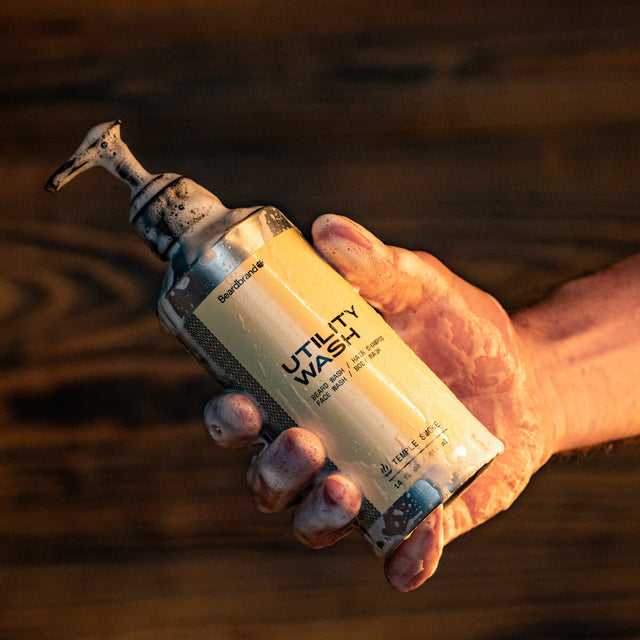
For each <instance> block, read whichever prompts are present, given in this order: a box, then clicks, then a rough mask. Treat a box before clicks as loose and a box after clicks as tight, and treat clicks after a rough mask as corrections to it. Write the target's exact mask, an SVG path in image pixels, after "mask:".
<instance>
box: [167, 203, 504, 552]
mask: <svg viewBox="0 0 640 640" xmlns="http://www.w3.org/2000/svg"><path fill="white" fill-rule="evenodd" d="M187 254H189V255H188V257H187ZM170 264H171V266H170V269H169V272H168V275H167V278H166V279H165V284H164V286H163V290H162V292H161V295H160V298H159V302H158V312H159V316H160V319H161V320H162V322H163V323H164V324H165V325H166V326H167V327H168V328H169V329H170V330H172V331H173V332H174V333H175V334H176V335H177V336H178V337H179V338H180V339H181V341H182V342H183V343H184V344H185V345H186V346H187V348H188V349H189V351H191V352H192V353H193V355H195V356H196V357H197V358H198V359H199V360H200V361H201V362H202V363H203V364H204V365H205V367H206V368H207V369H208V370H209V371H210V372H211V373H212V374H213V375H214V376H215V377H216V378H218V379H219V380H220V381H221V382H222V384H223V385H224V386H225V387H228V388H234V389H238V390H243V391H246V392H248V393H250V394H251V395H252V396H253V397H254V398H256V400H258V402H260V404H261V406H262V408H263V409H264V411H265V413H266V416H267V420H266V422H265V426H264V437H265V439H267V440H272V439H273V438H275V437H276V436H277V435H278V433H280V432H281V431H282V430H284V429H287V428H290V427H293V426H300V427H304V428H307V429H310V430H312V431H314V432H315V433H317V434H318V435H319V436H320V437H321V439H322V441H323V443H324V446H325V448H326V451H327V456H328V458H327V461H326V464H325V471H326V472H328V473H329V472H332V471H333V470H337V471H339V472H340V473H344V474H346V475H348V476H350V477H351V478H352V479H353V480H355V481H356V482H357V483H358V485H359V486H360V488H361V490H362V494H363V502H362V506H361V510H360V513H359V515H358V517H357V519H356V523H355V525H356V527H357V528H358V529H359V530H360V531H361V533H362V534H363V535H364V536H365V538H367V539H368V540H369V542H370V543H371V545H372V546H373V548H374V549H375V550H376V551H377V552H379V553H388V552H389V551H391V550H392V549H393V548H395V546H397V544H399V542H401V541H402V540H403V539H404V538H405V537H406V536H408V535H409V534H410V533H411V531H412V530H413V529H414V528H415V526H417V524H419V522H421V521H422V520H423V519H424V518H425V517H426V516H427V515H428V514H429V513H430V512H431V511H432V510H433V509H434V508H435V507H437V506H438V505H439V504H441V503H443V502H445V501H446V500H447V499H449V498H450V497H451V496H452V495H454V494H455V493H456V492H457V491H458V490H459V489H460V488H461V487H462V486H464V485H466V484H467V482H468V481H469V480H470V479H471V478H473V476H475V475H476V474H477V473H478V472H479V471H480V470H481V469H482V468H484V467H485V466H486V465H487V464H488V463H489V462H490V461H491V460H492V459H493V458H494V457H495V456H496V455H497V454H498V453H500V452H501V451H502V443H500V441H499V440H497V439H496V438H495V437H493V436H492V435H491V434H490V433H489V432H488V431H487V430H486V429H485V428H484V427H483V426H482V425H481V424H480V423H479V422H478V421H477V420H476V419H475V418H474V417H473V416H472V415H471V414H470V413H469V412H468V410H467V409H466V408H465V407H464V406H463V405H462V404H461V403H460V402H459V401H458V400H457V398H456V397H455V396H454V395H453V394H452V393H451V391H450V390H449V389H448V388H447V387H446V386H445V385H444V384H443V383H442V382H441V381H440V380H439V379H438V378H437V377H436V376H435V375H434V374H433V373H432V372H431V371H430V370H429V369H428V368H427V367H426V366H425V365H424V363H422V362H421V361H420V359H419V358H418V357H417V356H416V355H415V354H414V353H413V352H412V351H411V349H410V348H409V347H408V346H407V345H406V344H405V343H404V342H402V340H401V339H400V338H399V337H398V336H397V335H396V334H395V333H394V332H393V331H392V330H391V329H390V328H389V326H388V325H387V324H386V323H385V322H384V321H383V320H382V318H381V317H380V315H379V314H378V313H377V312H376V311H375V310H373V309H372V308H371V307H370V306H369V305H368V304H367V303H366V302H365V301H364V300H363V299H362V298H361V297H360V296H359V295H358V294H357V293H356V292H355V291H354V290H353V288H352V287H351V286H350V285H349V284H348V283H347V282H346V281H345V280H343V279H342V278H341V277H340V276H338V275H337V274H336V273H335V272H334V271H333V269H331V268H330V267H329V266H328V265H327V264H326V263H325V262H324V261H322V260H321V259H320V258H319V257H318V256H317V255H316V253H315V252H314V251H313V249H312V248H311V247H310V245H309V244H308V243H307V242H306V241H305V240H304V239H303V238H302V236H301V234H300V232H299V231H298V230H297V229H296V228H295V227H294V226H293V225H292V224H291V223H290V222H289V221H288V220H287V219H286V218H285V216H284V215H283V214H282V213H280V212H279V211H278V210H277V209H274V208H272V207H263V208H260V209H258V210H256V211H254V212H253V213H251V214H250V215H248V217H247V218H245V219H244V220H243V221H241V222H239V223H237V224H235V225H234V226H233V227H231V228H230V229H229V230H227V232H226V233H225V234H224V235H223V236H222V237H221V238H219V239H217V240H214V241H212V242H209V243H208V242H207V241H200V243H199V245H198V247H197V249H194V248H193V247H191V248H190V249H189V250H188V251H185V250H176V251H175V252H174V255H173V256H172V258H171V263H170Z"/></svg>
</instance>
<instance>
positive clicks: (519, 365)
mask: <svg viewBox="0 0 640 640" xmlns="http://www.w3.org/2000/svg"><path fill="white" fill-rule="evenodd" d="M312 234H313V240H314V245H315V247H316V249H317V251H318V252H319V253H320V255H321V256H322V257H323V258H324V259H325V260H326V261H327V262H328V263H329V264H331V265H332V266H333V267H334V268H335V269H336V270H337V271H338V272H339V273H340V274H341V275H342V276H344V277H345V279H346V280H347V281H349V282H350V283H351V284H352V285H353V286H354V287H355V288H356V289H357V290H358V291H359V292H360V294H361V295H362V297H363V298H365V300H367V301H368V302H369V303H370V304H371V305H372V306H373V307H375V308H376V309H378V310H379V311H380V312H381V314H382V315H383V317H384V318H385V320H386V321H387V322H388V323H389V325H390V326H391V327H392V328H393V329H394V330H395V331H396V332H397V333H398V335H399V336H400V337H401V338H402V339H403V340H404V341H405V342H406V343H407V344H409V346H410V347H411V348H412V349H413V350H414V351H415V352H416V353H417V355H418V356H419V357H420V358H421V359H422V360H423V361H424V362H425V363H426V364H427V365H428V366H429V367H430V368H431V369H432V370H433V371H434V373H436V375H438V376H439V377H440V378H441V379H442V380H443V381H444V382H445V384H447V385H448V386H449V388H450V389H451V390H452V391H453V392H454V393H455V394H456V395H457V396H458V398H459V399H460V400H461V401H462V402H463V403H464V404H465V405H466V406H467V408H468V409H469V410H470V411H471V412H472V413H473V414H474V415H475V416H476V417H477V418H478V419H479V420H480V421H481V422H482V423H483V424H484V425H485V426H486V427H487V428H488V429H489V430H490V431H491V432H493V433H494V434H495V435H496V436H497V437H498V438H500V439H501V440H502V442H503V443H504V445H505V451H504V453H503V454H502V455H501V456H499V457H498V458H497V459H496V460H495V461H494V462H493V464H491V465H490V466H489V468H488V469H487V470H486V471H485V472H484V473H483V474H482V475H481V476H480V477H479V478H478V479H477V480H476V481H475V482H474V483H472V484H471V486H470V487H469V488H468V489H467V490H466V491H464V492H463V493H462V494H461V495H459V496H457V497H456V498H454V499H452V500H450V501H449V502H448V503H447V504H446V506H445V507H444V508H443V507H438V508H437V509H436V510H435V511H434V512H433V513H432V514H431V515H430V516H429V517H427V518H426V519H425V520H424V521H423V522H422V523H421V524H420V525H419V526H418V527H417V528H416V529H415V530H414V532H413V533H412V534H411V536H410V537H409V538H407V539H406V540H405V541H403V542H402V543H401V544H400V546H399V547H398V548H397V549H396V550H395V551H394V552H393V553H392V554H390V555H389V557H388V558H387V559H386V562H385V573H386V576H387V579H388V580H389V582H390V583H391V585H392V586H393V587H395V588H396V589H398V590H400V591H409V590H411V589H415V588H416V587H418V586H419V585H420V584H422V583H423V582H424V581H425V580H426V579H427V578H428V577H429V576H431V575H432V574H433V572H434V571H435V569H436V568H437V565H438V562H439V559H440V556H441V554H442V549H443V547H444V545H446V544H447V543H448V542H449V541H451V540H452V539H453V538H455V537H457V536H458V535H460V534H462V533H464V532H466V531H468V530H470V529H472V528H473V527H475V526H477V525H479V524H481V523H482V522H484V521H486V520H487V519H489V518H491V517H492V516H494V515H496V514H497V513H498V512H500V511H502V510H504V509H506V508H507V507H509V506H510V505H511V504H512V502H513V501H514V500H515V499H516V498H517V496H518V495H519V494H520V493H521V492H522V490H523V489H524V487H525V486H526V484H527V482H528V481H529V479H530V477H531V476H532V475H533V473H535V471H536V470H537V469H538V468H539V467H540V466H541V465H542V464H544V462H546V460H547V459H548V458H549V457H550V456H551V455H552V454H553V453H554V451H555V433H556V430H557V427H558V424H557V421H558V419H559V418H558V414H557V413H554V412H553V407H552V406H551V404H550V403H549V394H548V393H545V392H544V391H541V390H542V389H546V386H545V384H544V381H542V382H541V381H540V380H539V379H538V373H537V371H536V367H535V364H534V360H533V358H532V355H531V353H530V351H529V349H528V347H527V346H525V345H526V344H528V342H527V341H526V340H523V339H522V338H523V336H522V335H521V334H522V332H523V331H525V329H524V328H523V327H518V325H517V323H516V324H515V325H514V323H513V322H512V320H511V319H510V318H509V316H508V315H507V314H506V312H505V311H504V310H503V309H502V307H501V306H500V305H499V304H498V302H497V301H496V300H495V299H494V298H492V297H491V296H490V295H488V294H487V293H485V292H483V291H481V290H479V289H477V288H476V287H474V286H472V285H470V284H469V283H467V282H465V281H464V280H462V279H461V278H459V277H457V276H455V275H454V274H453V273H451V272H450V271H449V270H448V269H447V268H446V267H444V265H442V263H440V262H439V261H438V260H436V259H435V258H434V257H433V256H431V255H428V254H426V253H421V252H411V251H408V250H405V249H399V248H395V247H388V246H386V245H384V244H383V243H381V242H380V241H379V240H377V239H376V238H375V237H374V236H372V235H371V234H370V233H369V232H368V231H366V230H365V229H363V228H362V227H360V226H359V225H357V224H356V223H354V222H352V221H350V220H348V219H346V218H341V217H338V216H323V217H321V218H318V220H316V222H315V224H314V226H313V229H312ZM262 422H263V415H262V412H261V409H260V407H258V406H257V405H256V404H255V403H254V402H253V401H252V400H251V399H250V398H249V397H247V396H245V395H243V394H239V393H227V394H223V395H221V396H217V397H216V398H214V399H213V400H212V401H211V402H210V403H209V404H208V405H207V407H206V409H205V423H206V425H207V428H208V429H209V431H210V433H211V435H212V436H213V437H214V439H215V440H216V441H217V442H218V443H219V444H220V445H222V446H233V447H238V446H246V445H249V444H252V443H254V442H256V441H257V439H258V437H259V433H260V429H261V427H262ZM324 460H325V453H324V447H323V445H322V442H321V440H320V438H319V437H318V436H316V435H315V434H313V433H311V432H310V431H307V430H305V429H302V428H294V429H289V430H287V431H284V432H283V433H282V434H280V435H279V436H278V438H276V440H275V441H274V442H273V443H271V444H270V445H269V446H267V447H265V448H263V450H262V451H261V452H260V453H259V454H258V455H256V456H255V457H254V459H253V461H252V463H251V465H250V468H249V471H248V474H247V478H248V484H249V487H250V489H251V491H252V494H253V496H254V500H255V503H256V505H257V507H258V508H259V509H260V510H261V511H264V512H276V511H281V510H283V509H285V508H287V507H289V506H291V505H294V504H295V505H296V507H295V510H294V515H293V527H294V531H295V533H296V536H297V537H298V538H299V539H300V540H301V541H302V542H304V543H305V544H307V545H308V546H311V547H314V548H319V547H324V546H328V545H330V544H333V543H334V542H336V541H337V540H338V539H340V538H341V537H343V536H344V535H346V533H348V532H349V530H350V524H351V522H352V520H353V518H354V517H355V516H356V514H357V513H358V510H359V508H360V502H361V494H360V490H359V488H358V486H357V485H356V484H355V483H354V482H353V481H352V480H351V479H349V478H347V477H346V476H343V475H341V474H331V475H329V476H326V477H322V478H319V476H318V471H319V470H320V468H321V467H322V465H323V463H324ZM301 496H304V497H301Z"/></svg>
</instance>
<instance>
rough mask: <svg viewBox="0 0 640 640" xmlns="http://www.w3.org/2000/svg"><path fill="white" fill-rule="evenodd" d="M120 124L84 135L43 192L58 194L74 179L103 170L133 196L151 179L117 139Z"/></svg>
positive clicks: (102, 126) (103, 127)
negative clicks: (93, 168)
mask: <svg viewBox="0 0 640 640" xmlns="http://www.w3.org/2000/svg"><path fill="white" fill-rule="evenodd" d="M120 124H121V122H120V120H113V121H112V122H104V123H102V124H99V125H97V126H95V127H93V129H91V130H90V131H89V133H87V135H86V137H85V139H84V140H83V141H82V144H81V145H80V146H79V147H78V149H77V150H76V152H75V153H74V154H73V155H72V156H71V158H69V160H68V161H67V162H65V163H64V164H63V165H62V166H61V167H60V168H59V169H58V170H57V171H56V172H55V173H54V174H53V175H52V176H51V177H50V178H49V181H48V182H47V184H46V185H45V189H46V190H47V191H54V192H55V191H58V189H60V188H61V187H63V186H64V185H65V184H66V183H67V182H69V181H70V180H72V179H73V178H74V177H75V176H77V175H78V174H79V173H82V172H83V171H86V170H87V169H91V167H96V166H100V167H104V168H105V169H107V170H108V171H110V172H111V173H112V174H113V175H114V176H116V177H118V178H120V179H121V180H124V181H125V182H126V183H127V184H128V185H129V186H130V187H131V191H132V194H135V193H136V192H137V191H139V190H140V188H141V187H142V186H144V185H145V184H146V183H147V182H149V180H150V179H151V177H152V176H151V174H149V173H147V172H146V171H145V170H144V169H143V168H142V165H141V164H140V163H139V162H138V161H137V160H136V159H135V158H134V157H133V154H132V153H131V151H129V148H128V147H127V145H126V144H125V143H124V142H123V141H122V139H121V138H120Z"/></svg>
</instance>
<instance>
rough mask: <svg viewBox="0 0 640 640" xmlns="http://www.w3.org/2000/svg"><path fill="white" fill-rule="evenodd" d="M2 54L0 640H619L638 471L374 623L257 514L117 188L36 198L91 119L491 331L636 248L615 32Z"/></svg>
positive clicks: (638, 42)
mask: <svg viewBox="0 0 640 640" xmlns="http://www.w3.org/2000/svg"><path fill="white" fill-rule="evenodd" d="M0 52H1V56H0V80H1V84H0V94H1V95H2V100H1V101H0V113H1V114H2V127H1V128H0V145H1V146H0V170H1V171H0V187H1V190H0V194H1V195H2V202H3V204H2V210H1V213H0V215H1V216H2V222H1V231H0V327H1V329H2V330H1V331H0V345H1V346H0V638H1V639H2V640H24V639H31V638H55V639H64V640H76V639H78V640H79V639H85V638H87V639H88V638H92V639H98V638H99V639H116V638H117V639H121V638H127V639H128V638H131V639H134V640H143V639H147V638H149V639H150V638H153V639H154V640H162V639H167V640H169V639H172V640H175V639H182V638H184V639H196V638H207V639H212V638H213V639H216V640H225V639H246V638H257V639H261V638H281V639H287V638H303V639H316V638H318V639H320V638H323V639H324V638H332V639H334V640H338V639H342V638H345V639H346V638H349V639H352V638H369V639H378V638H380V639H384V640H391V639H395V638H403V639H411V638H438V639H446V640H448V639H451V640H461V639H471V640H488V639H498V640H499V639H508V638H639V637H640V543H639V542H638V540H640V496H639V492H638V486H639V483H640V468H639V464H638V462H639V460H640V448H639V447H638V445H630V446H626V447H622V448H619V447H617V448H614V449H613V450H611V451H608V450H606V451H605V450H602V451H596V452H592V453H590V454H588V455H586V456H583V457H577V458H569V459H562V460H555V461H552V462H551V463H550V464H549V465H548V466H547V467H546V468H545V469H544V470H542V471H541V472H540V473H539V474H538V475H537V476H536V477H535V478H534V480H533V482H532V484H531V486H530V488H529V490H528V491H527V492H526V493H525V495H524V496H523V497H522V498H521V500H520V501H519V502H518V503H517V504H516V505H515V506H514V507H513V508H512V509H511V510H510V511H509V512H507V513H506V514H504V515H502V516H501V517H499V518H497V519H495V520H494V521H492V522H490V523H488V524H487V525H485V526H483V527H481V528H479V529H478V530H476V531H475V532H473V533H471V534H469V535H467V536H464V537H463V538H461V539H460V540H458V541H456V542H455V543H453V544H452V545H451V546H450V547H449V548H448V550H447V552H446V555H445V557H444V559H443V561H442V564H441V567H440V569H439V571H438V573H437V574H436V576H435V577H434V578H433V579H432V580H431V581H430V582H429V583H428V584H427V585H425V586H424V587H422V588H421V589H419V590H418V591H417V592H414V593H412V594H408V595H400V594H397V593H394V592H393V591H392V590H391V589H390V588H389V587H388V586H387V585H386V584H385V582H384V578H383V576H382V570H381V565H380V561H379V560H378V559H376V558H374V557H373V556H372V555H371V554H370V553H369V551H368V550H367V549H366V548H365V546H364V543H363V542H362V541H360V540H358V539H356V538H353V539H349V540H347V541H345V542H344V543H342V544H339V545H337V546H336V547H334V548H332V549H329V550H325V551H320V552H312V551H309V550H307V549H304V548H303V547H301V546H300V545H298V544H297V543H296V542H295V541H293V539H292V536H291V534H290V531H289V522H288V520H289V516H288V514H285V515H282V516H263V515H258V514H257V513H256V512H254V510H253V507H252V506H251V504H250V502H249V500H248V497H247V493H246V490H245V486H244V473H245V468H246V464H247V461H248V459H249V456H250V455H251V452H247V451H242V452H227V451H220V450H218V449H216V447H215V446H214V445H213V444H212V443H211V442H210V441H209V440H208V439H207V437H206V436H205V434H204V430H203V428H202V425H201V417H200V416H201V410H202V406H203V404H204V402H205V401H206V399H207V398H208V397H209V396H210V395H211V394H212V393H214V391H215V385H214V384H213V382H212V381H211V380H210V379H209V378H208V377H207V376H206V375H205V374H204V373H203V372H202V371H201V370H200V369H199V367H198V365H197V364H195V363H194V362H192V361H191V360H190V358H189V357H188V356H186V355H185V354H184V353H183V351H182V350H181V348H180V347H179V346H178V345H177V344H176V343H175V342H174V340H173V339H172V338H171V337H169V336H168V335H165V334H164V333H162V332H161V331H160V330H159V328H158V325H157V322H156V319H155V316H154V301H155V295H156V292H157V290H158V287H159V282H160V279H161V276H162V265H161V264H160V263H156V262H155V260H154V258H153V257H152V256H151V254H150V253H149V252H148V251H147V249H146V248H145V247H144V246H143V245H142V243H140V242H139V241H138V240H137V238H136V237H135V236H134V234H133V233H132V232H131V231H130V230H129V228H128V224H127V215H126V214H127V199H128V198H127V196H128V194H127V190H126V188H125V187H123V186H122V185H120V184H117V183H116V182H115V181H114V180H112V179H111V178H110V177H108V176H107V174H106V173H104V172H102V171H92V172H90V173H88V174H86V175H85V176H82V178H81V179H78V180H77V181H75V182H74V183H72V184H71V185H69V186H68V187H66V188H65V189H64V190H63V191H62V192H60V194H58V195H56V196H52V195H50V194H46V193H45V192H44V191H43V188H42V187H43V185H44V183H45V181H46V179H47V178H48V176H49V174H50V173H51V172H52V170H53V169H55V168H56V167H57V166H58V165H59V164H60V163H61V162H62V161H64V160H66V158H67V157H68V156H69V155H70V154H71V152H72V151H73V150H74V149H75V148H76V146H77V145H78V144H79V142H80V140H81V139H82V137H83V136H84V134H85V132H86V131H87V130H88V129H89V128H90V127H91V126H93V125H94V124H97V123H99V122H102V121H105V120H109V119H112V118H115V117H118V118H121V119H122V120H123V121H124V124H123V135H124V137H125V139H126V140H127V142H128V143H129V144H130V146H131V147H132V149H133V150H134V152H135V153H136V154H137V155H138V157H139V158H140V160H141V161H142V162H143V164H145V166H146V167H147V168H148V169H149V170H151V171H154V172H155V171H175V172H179V173H183V174H186V175H189V176H190V177H193V178H194V179H196V180H197V181H199V182H201V183H202V184H204V185H205V186H207V187H208V188H210V189H212V190H213V191H215V192H216V193H217V194H218V195H219V196H220V197H221V198H222V199H223V201H224V202H225V203H227V204H228V205H249V204H263V203H266V204H275V205H278V206H279V207H280V208H282V209H283V210H284V211H285V212H286V213H288V214H289V215H290V216H291V217H293V218H294V219H295V220H296V221H297V222H298V223H299V225H300V226H301V227H302V229H303V230H304V231H305V232H307V231H308V229H309V225H310V223H311V221H312V220H313V218H314V217H315V216H316V215H318V214H320V213H323V212H327V211H333V212H339V213H343V214H346V215H349V216H352V217H354V218H355V219H357V220H359V221H361V222H362V223H364V224H365V225H367V226H369V227H370V228H371V229H372V230H373V231H375V232H376V233H377V234H378V235H380V236H381V237H382V238H383V239H384V240H386V241H388V242H390V243H395V244H401V245H404V246H409V247H412V248H423V249H427V250H429V251H432V252H434V253H435V254H436V255H437V256H438V257H440V258H441V259H442V260H444V261H445V262H446V263H447V264H449V265H450V266H451V267H452V268H453V269H454V270H455V271H457V272H458V273H460V274H462V275H464V276H465V277H467V278H469V279H470V280H472V281H473V282H474V283H476V284H478V285H479V286H481V287H484V288H485V289H487V290H489V291H491V292H492V293H494V294H495V295H496V296H497V297H498V298H499V299H500V300H501V301H503V302H504V304H505V305H506V306H507V307H508V308H509V309H515V308H518V307H520V306H522V305H526V304H530V303H532V302H534V301H535V300H536V299H538V298H539V297H540V296H541V295H544V293H545V292H547V291H548V290H549V289H550V288H551V287H553V286H555V285H557V284H558V283H560V282H562V281H564V280H566V279H568V278H571V277H574V276H577V275H580V274H583V273H586V272H588V271H592V270H595V269H598V268H601V267H604V266H606V265H608V264H610V263H611V262H613V261H615V260H617V259H619V258H622V257H624V256H627V255H630V254H632V253H635V252H637V251H638V249H639V246H640V181H639V179H638V178H639V177H640V5H639V4H638V3H637V2H633V1H631V2H618V1H615V0H614V1H611V2H602V1H601V0H600V1H599V2H593V1H590V0H587V1H583V2H530V1H525V0H516V1H515V2H514V1H511V2H495V3H477V2H470V1H463V2H451V3H448V2H425V3H420V2H411V1H400V2H380V1H371V0H357V1H354V2H344V0H341V1H340V2H336V1H333V0H324V1H323V2H308V3H307V2H298V3H296V2H284V1H282V0H272V1H264V0H259V1H258V0H234V1H223V0H218V1H215V2H211V3H206V2H195V0H189V1H185V0H182V1H181V2H174V1H171V0H159V1H157V2H150V1H143V2H123V1H115V0H105V1H104V2H100V3H98V2H86V3H76V2H71V1H69V0H61V1H59V2H45V1H44V0H41V1H35V0H32V1H29V0H23V1H22V2H17V1H11V2H9V3H3V5H2V8H0Z"/></svg>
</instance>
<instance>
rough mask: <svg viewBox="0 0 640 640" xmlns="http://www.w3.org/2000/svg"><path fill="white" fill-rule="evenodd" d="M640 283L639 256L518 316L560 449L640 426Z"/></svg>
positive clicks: (574, 283) (597, 441)
mask: <svg viewBox="0 0 640 640" xmlns="http://www.w3.org/2000/svg"><path fill="white" fill-rule="evenodd" d="M639 283H640V259H639V258H638V257H636V258H633V259H630V260H627V261H624V262H622V263H619V264H618V265H616V266H615V267H613V268H612V269H609V270H607V271H604V272H601V273H598V274H596V275H593V276H589V277H586V278H582V279H579V280H575V281H572V282H569V283H567V284H566V285H564V286H563V287H561V288H560V289H559V290H558V291H557V292H556V293H555V294H554V295H553V296H552V297H551V298H549V299H548V300H546V301H545V302H544V303H542V304H540V305H537V306H536V307H533V308H532V309H529V310H526V311H524V312H522V313H520V314H518V315H516V316H514V318H513V319H512V320H513V323H514V327H516V332H517V333H518V335H519V337H520V339H521V341H522V343H523V344H524V345H525V348H526V350H527V352H528V353H529V354H530V357H531V359H532V368H533V370H534V372H535V374H534V375H535V378H536V383H537V384H538V387H539V392H540V394H541V396H542V397H543V401H544V402H545V403H546V404H548V407H549V410H550V413H552V414H553V417H552V421H553V424H554V429H555V433H554V435H553V441H554V452H556V453H557V452H560V451H566V450H569V449H575V448H582V447H589V446H593V445H597V444H601V443H603V442H608V441H611V440H616V439H620V438H626V437H631V436H634V435H637V434H638V433H639V432H640V399H639V398H638V393H637V386H638V382H639V381H640V322H639V319H640V296H639V292H640V284H639Z"/></svg>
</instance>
